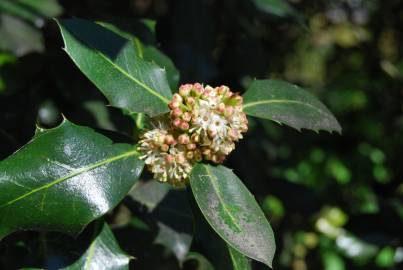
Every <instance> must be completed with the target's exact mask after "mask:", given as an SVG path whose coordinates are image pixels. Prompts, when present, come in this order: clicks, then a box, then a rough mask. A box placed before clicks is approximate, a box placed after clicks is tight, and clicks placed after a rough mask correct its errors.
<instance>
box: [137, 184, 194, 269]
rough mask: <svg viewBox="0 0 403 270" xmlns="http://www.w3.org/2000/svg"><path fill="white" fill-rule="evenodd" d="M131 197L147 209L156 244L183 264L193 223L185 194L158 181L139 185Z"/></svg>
mask: <svg viewBox="0 0 403 270" xmlns="http://www.w3.org/2000/svg"><path fill="white" fill-rule="evenodd" d="M130 196H131V197H132V198H133V199H134V200H136V201H138V202H140V203H141V204H142V205H144V206H145V207H147V209H148V212H149V215H148V219H149V220H151V221H152V222H153V223H156V225H157V227H158V233H157V236H156V238H155V240H154V242H155V243H157V244H161V245H163V246H165V247H167V248H168V249H169V250H170V251H171V252H172V253H173V254H174V255H175V257H176V258H177V259H178V261H179V262H180V263H182V262H183V261H184V260H185V258H186V255H187V254H188V252H189V249H190V245H191V243H192V233H193V219H192V212H191V210H190V207H189V205H188V201H187V196H186V193H185V191H184V190H178V189H173V188H172V187H171V186H169V185H168V184H163V183H159V182H157V181H154V180H152V181H148V182H145V183H144V182H143V183H142V182H138V183H137V185H136V186H135V187H134V188H133V190H132V191H131V192H130Z"/></svg>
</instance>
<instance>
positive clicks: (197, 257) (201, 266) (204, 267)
mask: <svg viewBox="0 0 403 270" xmlns="http://www.w3.org/2000/svg"><path fill="white" fill-rule="evenodd" d="M185 261H186V262H187V261H197V267H196V268H195V270H214V267H213V265H212V264H211V263H210V262H209V261H208V260H207V259H206V258H205V257H204V256H203V255H201V254H200V253H197V252H189V254H188V255H187V256H186V260H185Z"/></svg>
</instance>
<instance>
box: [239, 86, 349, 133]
mask: <svg viewBox="0 0 403 270" xmlns="http://www.w3.org/2000/svg"><path fill="white" fill-rule="evenodd" d="M243 97H244V107H243V108H244V111H245V113H246V114H248V115H251V116H256V117H260V118H265V119H270V120H273V121H276V122H278V123H280V124H286V125H288V126H291V127H293V128H295V129H297V130H301V128H306V129H311V130H314V131H319V130H327V131H329V132H332V131H337V132H339V133H341V127H340V125H339V123H338V122H337V120H336V118H335V117H334V116H333V114H332V113H331V112H330V111H329V110H328V109H327V108H326V106H325V105H323V104H322V103H321V102H320V101H319V100H318V99H317V98H316V97H314V96H313V95H311V94H310V93H308V92H307V91H305V90H304V89H302V88H300V87H298V86H296V85H293V84H290V83H288V82H284V81H277V80H256V81H254V82H253V83H252V84H251V86H250V87H249V88H248V90H247V91H246V93H245V94H244V96H243Z"/></svg>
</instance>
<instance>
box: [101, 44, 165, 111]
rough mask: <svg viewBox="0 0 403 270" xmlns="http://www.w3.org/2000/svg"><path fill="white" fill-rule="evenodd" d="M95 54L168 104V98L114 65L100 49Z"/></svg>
mask: <svg viewBox="0 0 403 270" xmlns="http://www.w3.org/2000/svg"><path fill="white" fill-rule="evenodd" d="M96 53H97V54H99V55H100V56H101V57H102V58H103V59H105V60H106V61H107V62H108V63H110V64H111V65H112V67H114V68H115V69H117V70H118V71H119V72H121V73H123V75H125V76H126V77H128V78H129V79H130V80H132V81H133V82H135V83H136V84H138V85H140V86H141V87H142V88H144V89H145V90H146V91H148V92H149V93H150V94H152V95H154V96H156V97H157V98H159V99H161V100H162V101H163V102H164V103H166V104H168V103H169V100H168V99H167V98H166V97H164V96H163V95H161V94H159V93H158V92H157V91H155V90H154V89H152V88H151V87H149V86H148V85H146V84H144V83H143V82H141V81H140V80H138V79H136V78H134V77H133V76H131V75H130V74H129V73H127V72H126V71H125V70H124V69H122V68H121V67H119V66H118V65H116V64H115V63H114V62H113V61H112V60H110V59H109V58H108V57H106V56H105V55H104V54H103V53H101V52H100V51H96Z"/></svg>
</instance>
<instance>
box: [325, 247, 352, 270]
mask: <svg viewBox="0 0 403 270" xmlns="http://www.w3.org/2000/svg"><path fill="white" fill-rule="evenodd" d="M321 255H322V261H323V265H324V270H345V269H346V267H345V264H344V261H343V259H342V258H341V257H340V255H338V254H337V253H336V252H333V251H325V252H323V253H322V254H321Z"/></svg>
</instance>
